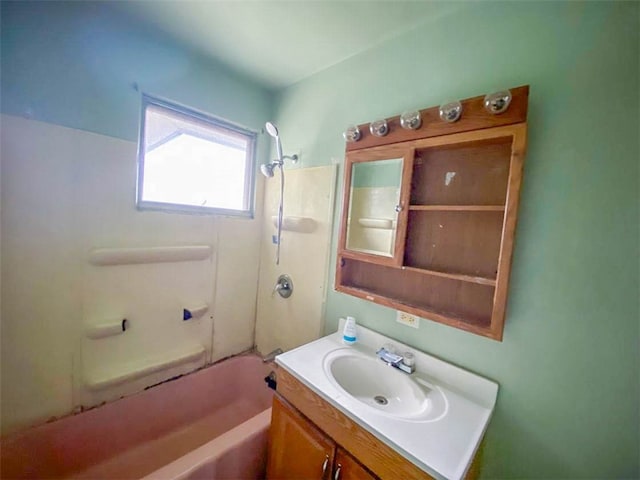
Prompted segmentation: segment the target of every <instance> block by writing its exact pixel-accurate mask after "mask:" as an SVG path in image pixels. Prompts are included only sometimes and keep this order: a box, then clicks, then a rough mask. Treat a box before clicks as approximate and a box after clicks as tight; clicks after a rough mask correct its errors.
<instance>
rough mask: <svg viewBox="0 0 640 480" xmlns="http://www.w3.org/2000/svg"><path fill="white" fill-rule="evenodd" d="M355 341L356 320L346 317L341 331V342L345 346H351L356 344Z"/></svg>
mask: <svg viewBox="0 0 640 480" xmlns="http://www.w3.org/2000/svg"><path fill="white" fill-rule="evenodd" d="M356 340H357V333H356V319H355V318H353V317H347V321H346V322H345V323H344V330H343V331H342V342H343V343H345V344H347V345H353V344H354V343H356Z"/></svg>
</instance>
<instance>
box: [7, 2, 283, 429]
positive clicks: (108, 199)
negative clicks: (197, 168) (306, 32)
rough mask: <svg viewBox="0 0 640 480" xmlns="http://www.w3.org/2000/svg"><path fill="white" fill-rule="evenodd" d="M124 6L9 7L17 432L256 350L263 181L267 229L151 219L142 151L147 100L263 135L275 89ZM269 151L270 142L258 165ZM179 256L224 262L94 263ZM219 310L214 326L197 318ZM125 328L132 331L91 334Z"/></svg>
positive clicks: (11, 355) (214, 220)
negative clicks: (150, 252)
mask: <svg viewBox="0 0 640 480" xmlns="http://www.w3.org/2000/svg"><path fill="white" fill-rule="evenodd" d="M111 7H112V5H111V3H110V2H0V9H1V15H0V22H1V24H2V25H1V27H2V28H0V31H1V32H2V41H1V42H0V49H1V55H0V58H1V62H2V65H1V66H2V82H1V83H0V90H1V92H0V93H1V95H0V106H1V111H2V114H3V116H2V118H1V121H2V129H1V142H2V151H1V157H2V178H1V181H2V186H1V201H2V222H1V234H2V238H1V247H2V251H1V253H2V278H1V283H2V295H1V296H2V299H1V307H2V309H1V315H2V318H1V362H0V368H1V385H0V390H1V402H0V403H1V410H0V413H1V417H0V420H1V424H2V432H3V433H6V432H8V431H11V430H16V429H18V428H20V427H23V426H27V425H29V424H34V423H39V422H42V421H45V420H47V419H48V418H50V417H52V416H58V415H64V414H67V413H69V412H70V411H71V410H72V409H73V408H74V407H77V406H78V405H83V404H84V405H90V404H94V403H96V402H99V401H102V400H106V399H108V398H112V397H113V396H118V395H120V394H125V393H128V392H130V391H131V390H132V389H133V390H135V389H140V388H143V387H144V386H146V385H149V384H152V383H156V382H159V381H162V380H164V379H165V378H167V377H168V376H172V375H175V374H179V373H182V372H183V371H185V370H189V369H192V368H195V367H197V366H200V365H202V364H203V363H204V362H205V361H207V360H213V361H215V360H216V359H219V358H223V357H226V356H229V355H232V354H234V353H238V352H240V351H242V350H245V349H248V348H251V347H252V346H253V335H254V328H255V298H256V291H257V281H258V263H259V254H260V243H259V238H260V231H261V217H260V215H261V201H260V200H261V198H262V190H260V189H261V188H262V185H263V182H262V181H261V180H259V181H258V191H257V192H256V198H257V199H258V201H257V211H256V217H255V218H254V219H237V218H223V217H213V216H208V215H182V214H176V213H163V212H151V211H138V210H136V208H135V186H136V144H137V135H138V123H139V119H140V92H145V93H148V94H152V95H154V96H158V97H162V98H166V99H168V100H172V101H174V102H177V103H180V104H183V105H187V106H190V107H193V108H195V109H197V110H200V111H204V112H208V113H210V114H212V115H215V116H218V117H221V118H225V119H228V120H230V121H232V122H234V123H237V124H239V125H243V126H245V127H247V128H249V129H251V130H254V131H260V128H261V127H262V126H263V125H264V122H265V121H266V120H268V119H269V118H270V117H271V113H272V107H273V96H272V93H271V92H270V91H268V90H266V89H264V88H263V87H262V86H260V85H259V84H257V83H255V82H254V81H253V80H250V79H247V78H246V77H243V76H241V75H240V74H238V73H236V72H233V71H231V70H229V69H228V68H227V67H224V66H222V65H220V64H218V63H216V62H215V61H213V60H212V59H210V58H207V57H203V56H202V55H201V54H199V53H197V52H195V51H193V50H189V49H187V48H184V47H181V46H180V45H178V44H176V42H175V40H173V39H171V38H170V37H168V36H166V35H164V34H162V33H161V32H156V31H152V30H147V29H145V28H143V27H141V25H140V24H139V23H136V22H134V21H131V20H130V19H129V20H128V19H126V18H123V17H122V16H120V15H119V14H118V12H117V9H113V8H111ZM90 132H93V133H90ZM268 146H270V142H269V141H268V140H267V139H265V138H264V136H262V135H260V138H259V140H258V155H257V158H256V161H257V162H258V163H261V162H262V161H263V159H264V158H265V157H266V151H267V147H268ZM175 245H177V246H185V245H202V246H207V247H208V248H209V249H210V252H211V253H210V255H208V256H207V257H206V258H203V259H199V260H194V261H185V262H171V263H158V264H155V263H152V264H140V265H119V266H95V265H93V264H91V263H89V262H88V259H89V252H90V251H91V250H92V249H94V248H123V247H124V248H132V247H137V248H148V247H158V246H159V247H163V246H175ZM203 304H206V305H208V306H209V309H208V311H206V312H205V313H204V315H203V316H201V317H200V318H198V319H193V320H189V321H187V322H184V321H183V320H182V317H183V316H182V309H183V308H185V307H187V308H190V307H199V306H202V305H203ZM123 317H126V318H127V319H128V320H129V321H130V329H129V330H127V332H125V333H124V334H120V335H116V336H113V337H108V338H103V339H100V340H94V339H90V338H87V337H86V336H85V328H86V327H87V326H93V325H96V324H101V323H104V322H111V321H117V320H118V319H121V318H123ZM198 352H200V353H198ZM176 358H178V359H182V360H183V362H182V363H180V364H179V365H177V364H174V363H173V360H175V359H176ZM167 361H170V364H171V366H170V367H167V365H166V362H167ZM158 364H161V365H163V367H162V369H161V370H160V371H156V372H154V373H150V371H151V370H154V368H155V366H157V365H158ZM140 370H144V371H145V372H146V374H145V376H144V378H138V379H132V378H131V377H129V378H128V379H127V380H126V381H124V382H122V383H119V382H115V383H114V382H111V385H110V386H109V387H108V388H106V389H105V388H95V387H96V385H98V386H99V385H100V382H101V381H102V380H104V379H105V378H106V379H111V380H114V379H116V380H118V377H119V376H122V375H123V374H127V373H131V372H132V371H138V372H139V371H140ZM87 385H92V386H93V389H87Z"/></svg>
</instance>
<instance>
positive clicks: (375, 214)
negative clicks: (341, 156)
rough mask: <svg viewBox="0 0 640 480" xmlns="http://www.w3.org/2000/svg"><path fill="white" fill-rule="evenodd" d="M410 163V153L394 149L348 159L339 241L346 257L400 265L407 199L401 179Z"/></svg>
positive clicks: (356, 154)
mask: <svg viewBox="0 0 640 480" xmlns="http://www.w3.org/2000/svg"><path fill="white" fill-rule="evenodd" d="M405 157H406V158H405ZM412 160H413V151H411V152H409V150H408V149H406V148H405V149H398V148H396V147H386V148H382V149H379V150H378V151H376V152H373V153H372V154H370V155H368V156H367V157H366V158H365V157H363V156H362V155H361V154H359V153H357V152H354V153H353V154H350V155H348V156H347V161H346V164H345V169H346V170H347V173H346V175H347V176H348V177H349V180H348V183H346V185H349V189H348V192H346V193H347V195H345V199H344V202H345V205H344V208H345V211H346V212H347V215H346V216H345V217H344V219H343V220H344V224H343V228H342V233H343V235H342V238H341V242H340V245H341V247H342V248H341V250H342V251H344V252H346V254H347V255H350V256H351V257H352V258H357V257H361V258H367V257H376V258H377V261H378V262H381V263H388V264H390V265H398V264H399V263H400V261H401V256H402V250H403V245H404V236H403V235H402V234H400V232H404V227H403V225H404V224H405V223H406V219H407V214H406V212H405V208H404V207H405V205H406V203H407V200H408V198H407V197H408V191H407V189H406V188H403V185H405V186H406V184H403V176H406V175H407V174H408V173H409V169H410V165H409V164H410V163H411V162H412ZM399 227H400V228H399Z"/></svg>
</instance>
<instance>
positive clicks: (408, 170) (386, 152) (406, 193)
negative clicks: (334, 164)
mask: <svg viewBox="0 0 640 480" xmlns="http://www.w3.org/2000/svg"><path fill="white" fill-rule="evenodd" d="M414 156H415V150H414V149H413V148H411V147H406V146H404V145H386V146H384V147H381V148H379V149H376V151H375V152H372V153H371V154H369V153H368V152H351V153H349V154H347V158H346V161H345V166H344V183H343V191H342V214H341V223H340V233H339V238H338V254H339V255H344V256H347V257H349V258H354V259H359V260H364V261H370V262H374V263H378V264H380V265H387V266H395V267H398V266H400V265H401V264H402V257H403V255H404V244H405V238H406V230H407V222H408V216H409V213H408V209H407V208H405V207H406V206H407V205H409V197H410V195H411V189H410V185H411V174H412V173H413V159H414ZM400 157H402V159H403V161H402V178H401V184H400V185H399V186H398V187H399V188H400V199H399V203H400V206H401V207H402V210H401V211H400V212H399V214H398V218H397V222H396V236H395V243H394V246H393V256H385V255H376V254H373V253H371V254H370V253H365V252H359V251H357V250H349V249H348V248H347V230H348V225H347V222H348V219H349V204H350V202H351V179H352V170H353V169H352V166H353V164H354V163H363V162H371V161H377V160H387V159H390V158H400ZM338 266H339V265H338ZM336 279H337V275H336Z"/></svg>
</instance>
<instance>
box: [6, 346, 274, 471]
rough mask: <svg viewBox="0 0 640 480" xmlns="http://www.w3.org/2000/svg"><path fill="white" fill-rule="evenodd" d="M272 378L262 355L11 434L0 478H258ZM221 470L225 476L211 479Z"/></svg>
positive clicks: (233, 362) (239, 360) (239, 359)
mask: <svg viewBox="0 0 640 480" xmlns="http://www.w3.org/2000/svg"><path fill="white" fill-rule="evenodd" d="M268 372H269V367H268V366H266V365H264V364H263V363H262V361H261V359H260V358H258V357H257V356H253V355H244V356H239V357H234V358H231V359H228V360H225V361H224V362H221V363H218V364H216V365H213V366H211V367H208V368H206V369H203V370H201V371H199V372H195V373H192V374H190V375H187V376H184V377H182V378H179V379H177V380H174V381H171V382H167V383H164V384H162V385H159V386H156V387H154V388H151V389H149V390H146V391H144V392H141V393H139V394H136V395H133V396H131V397H127V398H124V399H121V400H118V401H116V402H113V403H109V404H107V405H104V406H102V407H99V408H96V409H93V410H89V411H87V412H84V413H81V414H79V415H73V416H69V417H66V418H63V419H61V420H58V421H55V422H52V423H48V424H45V425H41V426H38V427H35V428H32V429H29V430H26V431H24V432H20V433H17V434H13V435H10V436H8V437H6V438H4V439H2V443H1V452H0V460H1V463H0V466H1V470H0V473H1V476H2V478H3V479H13V478H16V479H18V478H20V479H21V478H32V479H45V478H78V479H89V478H91V479H95V478H103V479H118V480H124V479H136V478H142V477H145V476H146V475H149V474H151V473H153V472H156V471H157V470H159V472H158V473H160V472H163V473H162V475H152V476H154V477H155V478H194V479H195V478H199V477H198V472H203V473H205V474H206V476H207V477H208V478H225V477H226V478H230V477H233V476H234V475H232V474H231V473H229V471H228V470H229V465H232V464H234V463H238V465H245V466H246V465H248V464H254V463H255V464H256V465H255V466H253V467H252V471H255V472H256V473H255V475H258V476H259V472H260V471H261V469H262V468H264V465H263V462H264V459H263V457H264V450H265V449H266V440H265V439H266V428H267V427H268V412H264V411H265V410H266V409H268V408H269V407H270V406H271V397H272V393H273V392H272V390H270V389H268V388H267V387H266V385H265V383H264V381H263V378H264V376H265V375H266V374H267V373H268ZM216 439H217V440H216ZM232 447H234V448H236V447H237V448H236V449H235V450H233V449H232ZM258 450H260V451H258ZM188 454H189V455H188ZM194 454H200V457H201V458H198V457H197V456H194ZM186 458H188V460H185V459H186ZM207 458H208V459H213V460H215V459H217V460H218V465H217V466H216V465H215V464H213V465H211V464H209V463H210V462H209V463H207V462H205V460H206V459H207ZM173 462H175V463H173ZM185 462H186V463H185ZM172 463H173V465H172V466H170V464H172ZM225 465H227V466H226V467H225ZM196 467H197V468H196ZM222 467H225V468H226V469H227V470H226V471H225V472H226V473H225V475H223V476H220V475H217V476H213V477H212V476H210V474H211V473H212V472H213V473H214V474H215V471H216V469H218V470H219V469H220V468H222ZM172 468H173V469H172ZM160 469H162V470H160ZM169 472H172V473H171V474H169ZM169 475H171V476H169ZM248 475H249V474H248ZM250 475H254V473H251V474H250ZM241 477H244V475H239V476H237V477H236V478H241Z"/></svg>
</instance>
